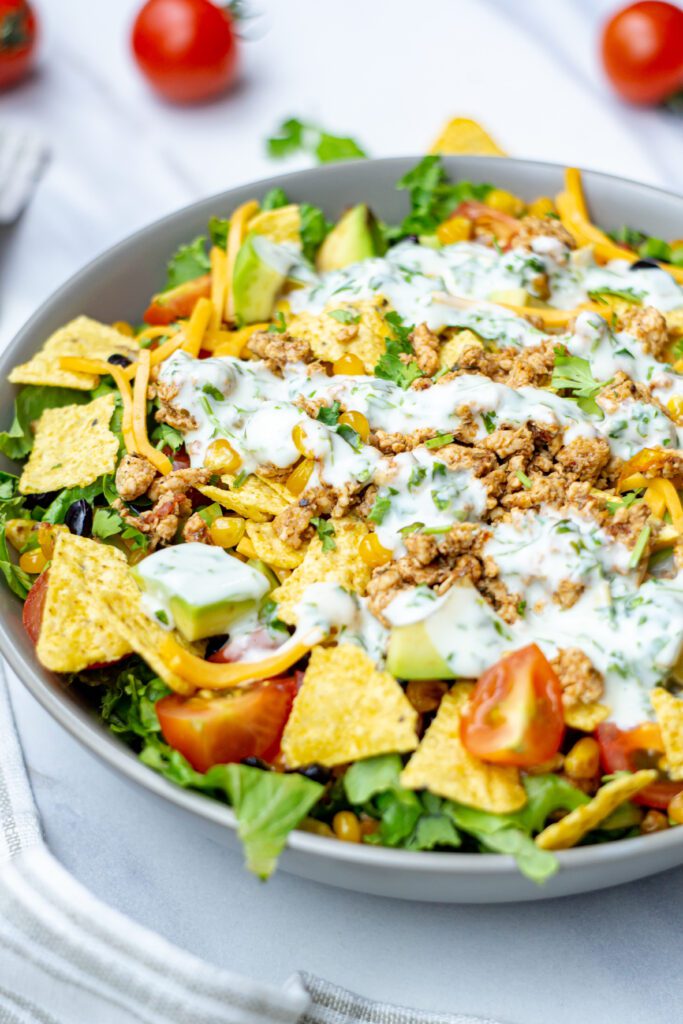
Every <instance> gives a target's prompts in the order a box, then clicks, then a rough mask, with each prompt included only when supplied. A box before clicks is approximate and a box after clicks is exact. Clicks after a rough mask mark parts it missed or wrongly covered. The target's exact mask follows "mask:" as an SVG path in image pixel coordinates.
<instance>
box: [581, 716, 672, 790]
mask: <svg viewBox="0 0 683 1024" xmlns="http://www.w3.org/2000/svg"><path fill="white" fill-rule="evenodd" d="M595 736H596V739H597V741H598V743H599V745H600V761H601V763H602V767H603V770H604V771H605V772H606V773H608V774H611V773H612V772H635V771H638V769H639V768H658V765H659V761H660V759H661V757H662V754H663V753H664V744H663V743H662V734H661V732H660V731H659V726H657V725H656V724H655V723H654V722H645V723H644V724H643V725H639V726H636V728H635V729H627V730H622V729H619V727H618V726H616V725H614V724H613V723H612V722H603V723H602V724H601V725H599V726H598V727H597V729H596V730H595ZM658 770H659V769H658ZM660 776H661V777H660V778H659V779H657V781H656V782H653V783H651V785H649V786H646V787H645V789H641V791H640V792H639V793H636V795H635V796H632V797H631V799H632V800H633V802H634V803H636V804H643V805H644V806H645V807H659V808H666V807H668V806H669V803H670V802H671V800H672V799H673V797H675V796H676V794H677V793H680V792H681V790H683V782H674V781H673V780H671V779H669V778H668V777H667V776H666V774H665V773H664V772H661V771H660Z"/></svg>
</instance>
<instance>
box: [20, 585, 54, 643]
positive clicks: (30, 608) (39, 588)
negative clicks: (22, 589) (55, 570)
mask: <svg viewBox="0 0 683 1024" xmlns="http://www.w3.org/2000/svg"><path fill="white" fill-rule="evenodd" d="M47 577H48V574H47V572H41V574H40V576H39V577H38V579H37V580H36V581H35V583H34V584H33V586H32V587H31V589H30V590H29V592H28V596H27V598H26V600H25V601H24V610H23V612H22V613H21V621H22V622H23V624H24V629H25V630H26V632H27V633H28V635H29V637H30V638H31V640H32V641H33V643H34V644H37V643H38V637H39V636H40V625H41V623H42V621H43V608H44V607H45V596H46V594H47Z"/></svg>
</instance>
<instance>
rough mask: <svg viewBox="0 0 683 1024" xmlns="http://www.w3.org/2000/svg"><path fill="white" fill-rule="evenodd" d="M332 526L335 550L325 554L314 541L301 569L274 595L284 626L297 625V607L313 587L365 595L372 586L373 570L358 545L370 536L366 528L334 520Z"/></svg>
mask: <svg viewBox="0 0 683 1024" xmlns="http://www.w3.org/2000/svg"><path fill="white" fill-rule="evenodd" d="M332 523H333V524H334V541H335V545H336V547H335V548H333V549H332V550H331V551H323V546H322V541H321V540H320V538H319V537H317V536H316V537H314V538H313V540H312V541H311V543H310V544H309V545H308V548H307V550H306V554H305V555H304V560H303V562H302V563H301V565H299V566H298V567H297V568H296V569H295V570H294V572H293V573H292V575H291V576H288V577H287V579H286V580H285V582H284V583H283V584H282V585H281V586H279V587H277V589H276V590H274V591H273V594H272V597H273V600H274V601H277V603H278V616H279V618H281V619H282V620H283V622H287V623H289V624H290V625H295V624H296V611H295V609H296V605H297V604H298V602H299V601H300V600H301V598H302V597H303V594H304V591H305V590H306V588H307V587H308V586H310V585H311V583H328V582H330V583H339V584H340V586H342V587H345V588H346V589H347V590H355V591H357V592H358V593H359V594H362V593H364V592H365V588H366V587H367V585H368V583H369V582H370V572H371V570H370V568H369V567H368V566H367V565H366V564H365V562H364V561H363V559H362V558H361V557H360V555H359V553H358V545H359V544H360V542H361V540H362V539H363V537H364V536H365V535H366V534H367V532H368V528H367V526H366V524H365V523H361V522H359V521H358V520H357V519H351V518H344V519H333V520H332Z"/></svg>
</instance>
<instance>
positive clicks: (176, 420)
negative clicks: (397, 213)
mask: <svg viewBox="0 0 683 1024" xmlns="http://www.w3.org/2000/svg"><path fill="white" fill-rule="evenodd" d="M150 394H155V395H156V397H157V398H158V399H159V404H160V407H159V409H157V411H156V413H155V419H156V420H157V422H158V423H168V425H169V427H174V428H175V429H176V430H179V431H180V432H181V433H183V434H184V433H186V432H187V431H188V430H196V429H197V427H198V426H199V424H198V423H197V421H196V419H195V418H194V416H193V415H192V413H190V412H188V411H187V409H181V408H179V407H177V406H175V405H173V399H174V398H175V397H176V396H177V394H178V387H177V385H176V384H171V383H169V382H167V381H163V380H160V381H157V382H156V384H154V385H153V388H152V390H151V391H150Z"/></svg>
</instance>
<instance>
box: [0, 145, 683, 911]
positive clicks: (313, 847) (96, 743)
mask: <svg viewBox="0 0 683 1024" xmlns="http://www.w3.org/2000/svg"><path fill="white" fill-rule="evenodd" d="M424 156H425V154H422V155H418V156H415V155H411V154H408V155H403V156H390V157H379V158H377V159H370V160H363V161H362V162H361V161H358V162H356V161H354V162H353V164H355V165H356V166H358V165H359V164H361V165H362V166H368V165H372V166H376V165H381V166H383V167H386V168H389V167H390V166H391V165H392V164H393V165H397V166H398V165H402V166H403V165H405V164H406V162H413V163H417V162H419V161H420V160H421V159H423V157H424ZM442 158H443V159H444V161H445V162H446V164H448V163H449V162H457V163H461V164H463V165H464V167H465V168H466V167H467V164H468V163H470V162H474V161H476V163H477V165H481V164H482V163H483V164H484V165H486V164H490V165H491V167H492V168H494V167H496V166H497V167H501V166H505V165H513V166H522V167H528V168H546V169H549V170H552V171H557V172H561V171H563V170H564V166H565V165H563V164H558V163H555V162H553V161H545V160H529V159H523V158H516V157H485V156H473V155H465V154H463V155H459V154H458V155H452V156H451V155H444V156H443V157H442ZM350 163H351V162H350V161H340V162H335V163H330V164H324V165H322V166H320V167H314V168H303V169H299V170H295V171H289V172H286V173H284V174H277V175H271V176H269V177H267V178H260V179H258V180H255V181H247V182H243V183H241V184H237V185H235V186H233V187H231V188H229V189H223V190H221V191H220V192H216V193H212V194H210V195H208V196H204V197H202V198H201V199H198V200H195V201H193V202H191V203H188V204H186V205H185V206H182V207H179V208H178V209H175V210H173V211H171V212H170V213H167V214H164V215H163V216H161V217H158V218H157V219H155V220H153V221H151V222H150V223H148V224H145V225H143V226H142V227H140V228H137V229H136V230H135V231H133V232H131V233H130V234H127V235H125V236H123V237H122V238H120V239H119V240H118V241H117V242H115V243H114V244H113V245H110V246H108V247H107V248H105V249H103V250H101V251H100V252H98V253H97V254H96V255H95V256H94V257H93V258H92V259H90V260H89V261H88V262H87V263H86V264H85V265H84V266H83V267H81V268H80V269H79V270H77V271H76V272H75V273H73V274H71V275H70V276H69V277H68V278H67V279H66V280H65V281H63V282H62V283H61V284H60V285H58V286H57V288H55V289H54V290H53V291H52V292H51V293H50V294H49V295H48V296H47V298H45V299H44V301H43V302H41V303H40V305H39V306H38V308H37V309H36V310H35V311H34V312H33V313H32V315H31V316H30V317H29V319H28V320H27V321H26V322H25V323H24V324H22V326H21V327H20V329H19V330H18V331H17V332H16V333H15V334H14V336H13V337H12V338H11V339H10V341H9V342H8V344H7V345H6V346H5V348H4V349H3V351H2V353H0V374H3V375H4V374H6V372H7V369H8V367H9V366H11V365H12V363H11V353H12V351H13V349H14V347H15V346H16V344H17V343H18V342H20V341H22V340H23V338H24V337H25V336H26V335H28V334H30V332H31V331H32V329H33V326H34V324H35V323H36V322H37V321H38V320H39V319H40V318H41V317H42V316H43V315H44V313H45V312H46V311H48V310H49V308H50V307H51V306H52V304H53V303H54V302H55V301H56V300H57V299H58V298H59V296H60V295H61V294H62V293H63V292H65V291H70V290H72V289H73V288H76V287H78V285H79V283H80V282H81V280H83V279H85V278H86V277H87V276H88V275H89V274H90V273H91V272H92V271H93V270H96V269H97V268H98V267H99V266H100V265H101V264H103V263H106V262H108V261H109V260H110V259H112V258H115V257H116V255H117V254H118V252H119V251H120V250H122V249H124V248H128V247H129V246H131V245H133V244H135V243H136V242H139V241H140V240H141V239H143V238H144V237H146V236H147V235H148V234H149V233H150V232H152V233H154V232H156V231H157V230H159V229H161V228H162V227H163V226H164V225H166V224H170V223H172V222H173V221H175V220H176V219H178V218H179V217H181V216H185V215H187V214H190V213H191V212H192V211H193V210H194V209H199V208H201V207H204V206H206V205H208V204H210V203H213V202H215V203H216V204H217V205H218V204H220V203H222V202H225V201H226V200H227V201H228V202H229V197H230V196H231V195H233V194H234V193H236V192H239V191H242V190H244V189H253V190H254V191H258V192H262V191H264V190H267V189H268V188H272V187H276V186H278V185H279V186H283V187H284V188H285V190H286V183H287V182H292V181H296V179H298V178H302V177H307V176H310V175H311V174H312V173H315V174H316V175H317V176H320V177H334V175H335V174H337V173H338V172H339V171H340V169H343V168H348V167H349V165H350ZM580 170H581V172H582V174H585V175H587V176H588V177H589V178H590V179H596V178H597V179H604V180H606V181H611V182H615V183H617V184H618V185H620V186H621V185H631V186H636V187H637V188H638V189H644V190H646V191H647V192H650V193H654V194H657V195H661V196H662V197H666V198H667V199H674V200H677V201H680V202H681V203H682V204H683V194H681V193H680V192H676V191H674V190H672V189H666V188H663V187H661V186H656V185H650V184H647V183H644V182H641V181H638V180H636V179H633V178H626V177H624V176H622V175H616V174H611V173H609V172H606V171H596V170H591V169H590V168H583V167H581V168H580ZM0 654H1V655H2V656H3V657H4V658H5V659H6V661H7V662H8V664H9V666H10V668H11V669H12V671H13V672H14V673H15V674H16V676H17V677H18V678H19V679H20V681H21V682H22V684H23V685H24V686H25V687H26V688H27V689H28V691H29V692H30V693H31V695H32V696H33V697H34V698H35V699H36V700H37V701H38V703H39V704H40V705H41V706H42V707H43V708H44V709H45V710H46V711H47V712H48V713H49V714H50V715H51V717H52V718H53V719H55V720H56V721H57V722H58V724H59V725H60V726H62V727H63V728H64V729H66V731H67V732H68V733H69V734H70V735H71V736H72V737H73V738H74V739H76V740H77V742H78V743H79V744H80V745H81V746H82V747H84V748H85V749H86V750H88V751H90V752H91V753H92V754H94V755H95V756H96V757H97V758H99V759H100V760H101V761H103V762H104V763H105V764H106V765H107V766H108V767H109V768H111V769H113V770H115V771H116V772H119V773H120V774H121V775H123V777H124V779H126V780H129V781H131V782H133V783H134V784H136V785H139V786H141V787H142V788H143V789H146V790H148V791H150V792H151V793H153V794H154V795H156V796H158V797H160V798H161V799H163V800H166V801H168V802H169V803H170V804H174V805H175V806H177V807H179V808H181V809H183V810H185V811H188V812H190V813H191V814H194V815H196V816H198V817H200V818H204V819H205V820H208V821H211V822H213V823H215V824H218V825H222V826H224V827H226V826H227V827H228V828H230V829H232V830H233V831H236V829H237V820H236V817H235V814H234V812H233V810H232V809H231V808H230V807H229V806H228V805H227V804H223V803H221V802H220V801H218V800H215V799H213V798H211V797H208V796H205V795H204V794H202V793H200V792H198V791H195V790H190V789H185V788H183V787H181V786H178V785H176V784H175V783H172V782H170V781H169V780H168V779H166V778H164V777H163V776H162V775H159V774H158V773H157V772H155V771H154V770H153V769H151V768H148V767H147V765H145V764H143V762H142V761H140V760H139V758H138V757H137V755H136V754H135V753H133V751H132V750H130V749H129V748H128V747H127V746H126V745H125V744H124V743H122V742H121V741H120V740H118V739H117V738H115V737H114V736H113V735H112V734H111V733H110V732H109V731H108V730H107V729H106V727H105V726H104V725H103V724H102V723H101V722H99V721H98V720H97V719H95V717H94V716H92V715H90V714H88V713H87V712H86V711H85V710H84V709H82V708H80V707H79V706H78V705H75V704H72V703H70V702H69V701H68V700H67V699H64V698H62V697H61V696H60V693H61V691H62V689H63V688H64V687H63V686H60V684H59V682H57V683H56V685H55V686H54V687H50V686H48V685H47V684H46V683H45V682H44V681H43V680H42V679H41V678H40V676H39V675H38V673H37V670H36V666H35V664H34V663H33V661H32V660H30V659H29V658H28V657H24V655H23V654H22V653H21V651H20V650H19V649H18V648H17V647H16V646H15V645H14V643H13V639H12V630H11V628H10V627H9V624H8V622H7V621H6V617H5V615H4V614H3V613H0ZM54 675H55V678H56V679H57V680H58V679H59V677H58V676H57V674H56V673H55V674H54ZM103 740H104V742H103ZM677 846H678V847H680V851H681V859H682V860H683V828H682V829H681V830H680V834H679V830H678V829H676V828H672V829H667V830H664V831H662V832H658V833H655V834H650V835H642V836H635V837H632V838H623V839H616V840H613V841H612V842H609V843H600V844H595V845H591V846H579V847H574V848H572V849H569V850H560V851H556V852H555V856H556V857H557V858H558V861H559V864H560V869H561V870H563V871H570V870H572V869H573V870H575V871H580V870H581V869H582V868H587V867H592V866H594V865H596V864H601V863H605V862H608V861H614V860H625V859H638V858H639V857H640V855H641V854H645V853H647V852H648V851H649V852H650V853H651V854H654V853H655V851H664V850H669V849H673V848H675V847H677ZM286 847H287V849H290V850H292V851H296V852H298V853H302V854H306V855H314V856H315V857H320V858H323V859H325V860H329V861H337V862H343V863H346V864H350V865H362V866H364V867H368V868H371V869H378V868H379V869H383V868H387V869H400V870H406V871H411V872H415V873H416V874H419V873H425V872H426V873H428V874H437V875H483V876H489V877H493V876H495V877H497V878H501V877H505V878H510V877H515V878H516V879H518V880H519V882H520V884H524V883H526V884H527V885H530V886H533V883H531V882H529V881H528V880H527V879H525V878H524V877H523V876H522V875H520V872H519V868H518V867H517V864H516V862H515V860H514V858H513V857H512V856H510V855H507V854H496V853H485V854H482V853H461V852H459V851H454V852H434V851H410V850H402V849H393V848H390V847H384V846H371V845H366V844H353V843H344V842H341V841H335V842H330V840H329V838H328V837H324V836H318V835H316V834H314V833H309V832H305V831H303V830H300V829H296V830H294V831H293V832H291V833H290V835H289V836H288V839H287V844H286ZM520 898H523V896H521V897H520Z"/></svg>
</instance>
